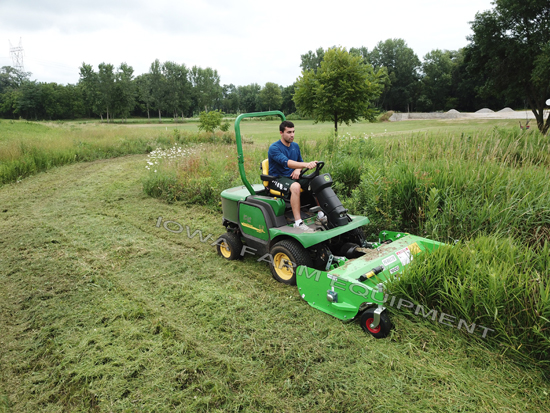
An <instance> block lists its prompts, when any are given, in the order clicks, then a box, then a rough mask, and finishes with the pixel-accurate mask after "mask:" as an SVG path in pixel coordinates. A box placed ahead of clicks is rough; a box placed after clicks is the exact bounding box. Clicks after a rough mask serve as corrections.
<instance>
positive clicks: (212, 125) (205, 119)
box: [199, 110, 229, 133]
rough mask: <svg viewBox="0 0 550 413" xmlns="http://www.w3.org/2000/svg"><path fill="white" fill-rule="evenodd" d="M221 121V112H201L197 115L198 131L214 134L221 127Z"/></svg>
mask: <svg viewBox="0 0 550 413" xmlns="http://www.w3.org/2000/svg"><path fill="white" fill-rule="evenodd" d="M222 120H223V112H222V111H221V110H211V111H210V112H204V111H203V112H201V113H200V114H199V130H200V131H205V132H209V133H214V131H215V130H216V129H218V128H219V127H220V126H221V123H222ZM228 129H229V128H228Z"/></svg>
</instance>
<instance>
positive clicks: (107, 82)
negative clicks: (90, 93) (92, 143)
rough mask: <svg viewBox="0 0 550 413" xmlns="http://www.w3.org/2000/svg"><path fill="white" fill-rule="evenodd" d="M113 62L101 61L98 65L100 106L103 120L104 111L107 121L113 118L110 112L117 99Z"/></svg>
mask: <svg viewBox="0 0 550 413" xmlns="http://www.w3.org/2000/svg"><path fill="white" fill-rule="evenodd" d="M114 69H115V68H114V66H113V65H112V64H107V63H100V64H99V65H98V73H97V79H98V91H99V108H100V116H101V120H103V113H105V114H106V117H107V122H109V120H110V119H111V118H112V113H110V112H111V111H112V110H113V108H114V105H115V103H114V101H115V96H116V95H115V72H114Z"/></svg>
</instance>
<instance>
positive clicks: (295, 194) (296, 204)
mask: <svg viewBox="0 0 550 413" xmlns="http://www.w3.org/2000/svg"><path fill="white" fill-rule="evenodd" d="M300 188H301V187H300V184H299V183H298V182H294V183H293V184H292V185H290V207H291V208H292V215H294V221H298V220H301V219H302V214H301V213H300V207H301V204H300Z"/></svg>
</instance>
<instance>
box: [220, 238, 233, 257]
mask: <svg viewBox="0 0 550 413" xmlns="http://www.w3.org/2000/svg"><path fill="white" fill-rule="evenodd" d="M220 253H221V254H222V257H224V258H229V257H230V256H231V248H229V244H228V243H227V242H225V241H223V242H222V243H221V244H220Z"/></svg>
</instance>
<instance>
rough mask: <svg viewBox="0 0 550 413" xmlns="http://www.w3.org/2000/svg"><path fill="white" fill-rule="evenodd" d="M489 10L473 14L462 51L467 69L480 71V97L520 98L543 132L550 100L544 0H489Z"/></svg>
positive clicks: (549, 19) (549, 23)
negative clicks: (547, 104) (481, 80)
mask: <svg viewBox="0 0 550 413" xmlns="http://www.w3.org/2000/svg"><path fill="white" fill-rule="evenodd" d="M493 4H494V5H495V8H494V9H493V10H489V11H485V12H483V13H478V14H476V17H475V20H474V21H473V22H472V23H471V25H472V30H473V32H474V33H473V35H472V36H470V37H469V40H470V42H471V43H470V44H469V45H468V46H467V47H466V57H465V60H466V61H467V63H468V64H469V66H470V70H472V71H476V72H478V73H481V74H482V75H483V76H484V78H485V83H484V84H483V86H482V87H481V88H480V89H479V92H480V94H481V95H482V96H489V95H494V96H501V97H505V98H507V99H514V98H515V97H518V96H523V97H524V98H525V99H526V100H527V103H528V105H529V107H530V108H531V110H532V112H533V114H534V115H535V118H536V121H537V126H538V128H539V130H540V131H541V132H542V133H543V134H546V133H547V132H548V130H549V128H550V115H549V116H548V118H547V119H546V120H545V119H544V107H545V101H546V100H547V99H548V98H549V97H550V7H549V4H548V0H530V1H522V2H518V1H516V0H495V1H494V2H493Z"/></svg>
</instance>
